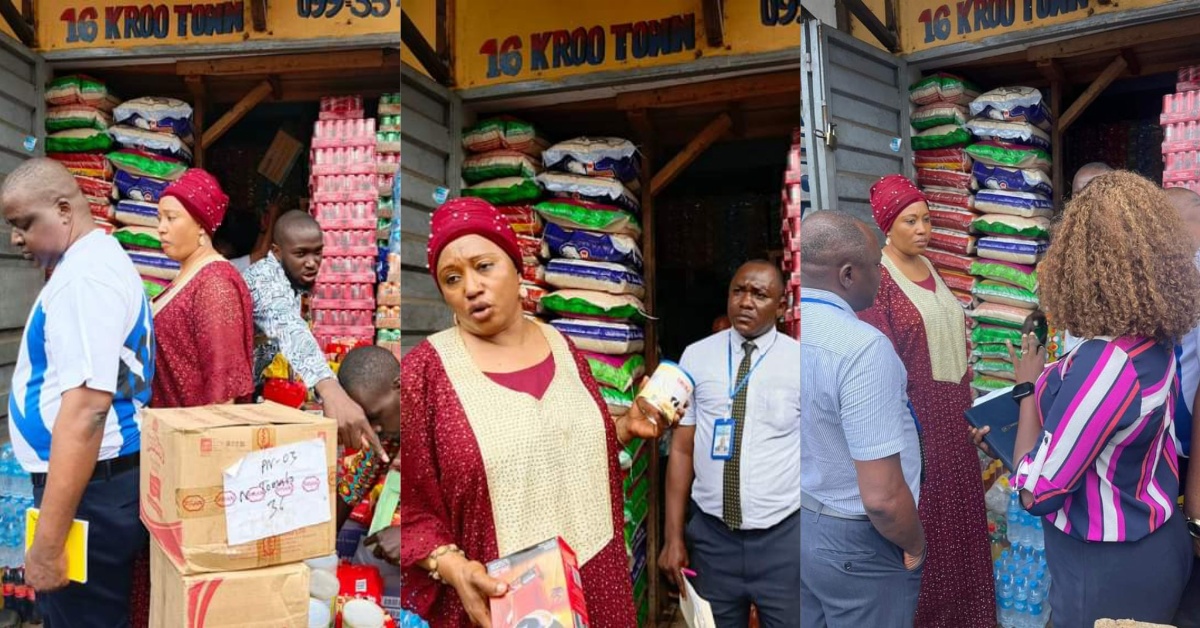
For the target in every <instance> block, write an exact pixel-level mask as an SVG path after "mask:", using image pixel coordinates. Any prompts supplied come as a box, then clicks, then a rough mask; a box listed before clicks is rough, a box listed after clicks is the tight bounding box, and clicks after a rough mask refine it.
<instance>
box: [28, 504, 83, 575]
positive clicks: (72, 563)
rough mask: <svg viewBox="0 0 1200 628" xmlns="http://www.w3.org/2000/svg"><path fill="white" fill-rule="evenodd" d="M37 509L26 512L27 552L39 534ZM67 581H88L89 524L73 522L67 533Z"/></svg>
mask: <svg viewBox="0 0 1200 628" xmlns="http://www.w3.org/2000/svg"><path fill="white" fill-rule="evenodd" d="M39 514H40V511H39V510H38V509H37V508H30V509H29V510H26V511H25V551H26V552H28V551H29V548H30V547H31V546H32V545H33V535H34V533H35V532H37V524H38V515H39ZM66 551H67V579H68V580H70V581H72V582H78V583H80V584H87V581H88V561H87V556H88V522H86V521H83V520H80V519H76V520H74V521H72V522H71V529H70V531H68V532H67V547H66Z"/></svg>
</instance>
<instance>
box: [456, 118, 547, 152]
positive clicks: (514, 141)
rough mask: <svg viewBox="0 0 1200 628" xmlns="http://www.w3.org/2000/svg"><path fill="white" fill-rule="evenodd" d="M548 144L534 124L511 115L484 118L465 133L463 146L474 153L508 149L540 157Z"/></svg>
mask: <svg viewBox="0 0 1200 628" xmlns="http://www.w3.org/2000/svg"><path fill="white" fill-rule="evenodd" d="M546 146H547V144H546V142H544V141H542V140H541V139H540V138H538V136H537V131H536V130H535V129H534V128H533V125H532V124H529V123H528V122H525V121H524V120H518V119H516V118H513V117H511V116H501V117H498V118H491V119H488V120H483V121H482V122H479V123H478V124H476V125H475V126H473V127H471V128H469V129H467V130H466V131H465V132H464V133H463V148H466V149H467V150H468V151H470V152H472V153H487V152H491V151H494V150H503V149H507V150H515V151H520V152H522V153H526V154H528V155H533V156H534V157H539V156H541V154H542V151H544V150H545V149H546Z"/></svg>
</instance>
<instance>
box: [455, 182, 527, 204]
mask: <svg viewBox="0 0 1200 628" xmlns="http://www.w3.org/2000/svg"><path fill="white" fill-rule="evenodd" d="M462 193H463V196H474V197H476V198H481V199H483V200H485V201H487V202H489V203H491V204H493V205H513V204H517V203H528V202H530V201H535V200H537V198H538V197H539V196H541V195H542V187H541V186H540V185H538V182H537V181H535V180H533V179H523V178H521V177H502V178H500V179H492V180H491V181H484V182H482V183H477V184H475V185H472V186H471V187H468V188H466V189H465V190H463V192H462Z"/></svg>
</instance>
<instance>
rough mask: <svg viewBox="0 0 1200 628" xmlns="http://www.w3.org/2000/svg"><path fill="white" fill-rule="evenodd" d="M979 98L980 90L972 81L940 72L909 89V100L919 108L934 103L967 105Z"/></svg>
mask: <svg viewBox="0 0 1200 628" xmlns="http://www.w3.org/2000/svg"><path fill="white" fill-rule="evenodd" d="M978 97H979V88H978V87H976V86H975V85H974V84H973V83H971V82H970V81H967V80H965V79H962V78H960V77H957V76H954V75H953V74H947V73H945V72H940V73H938V74H933V75H930V76H927V77H925V78H923V79H921V80H919V81H917V82H916V83H913V84H912V85H911V86H910V87H909V88H908V98H909V100H910V101H912V104H914V105H917V106H918V107H921V106H925V105H932V104H934V103H938V102H942V103H951V104H957V105H966V104H969V103H970V102H971V101H973V100H975V99H976V98H978Z"/></svg>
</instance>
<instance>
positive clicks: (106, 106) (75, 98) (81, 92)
mask: <svg viewBox="0 0 1200 628" xmlns="http://www.w3.org/2000/svg"><path fill="white" fill-rule="evenodd" d="M46 102H47V103H48V104H50V105H51V106H55V107H57V106H61V105H86V106H88V107H95V108H97V109H100V110H101V111H112V110H113V109H114V108H116V106H117V105H118V104H119V103H118V102H117V99H116V98H115V97H114V96H113V95H112V94H110V93H108V86H107V85H105V84H104V82H103V81H99V80H97V79H94V78H92V77H90V76H86V75H83V74H74V75H71V76H63V77H60V78H57V79H54V80H53V81H51V82H50V85H48V86H47V87H46Z"/></svg>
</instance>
